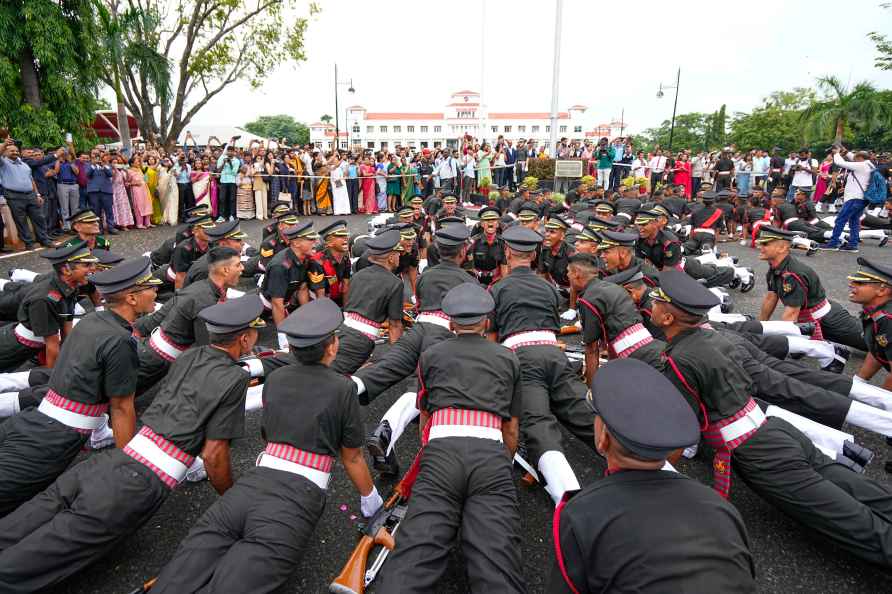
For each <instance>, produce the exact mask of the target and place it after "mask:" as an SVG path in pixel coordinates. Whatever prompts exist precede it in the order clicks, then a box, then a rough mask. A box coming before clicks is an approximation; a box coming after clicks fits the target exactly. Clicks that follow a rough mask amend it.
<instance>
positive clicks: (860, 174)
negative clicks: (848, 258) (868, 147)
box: [821, 147, 874, 252]
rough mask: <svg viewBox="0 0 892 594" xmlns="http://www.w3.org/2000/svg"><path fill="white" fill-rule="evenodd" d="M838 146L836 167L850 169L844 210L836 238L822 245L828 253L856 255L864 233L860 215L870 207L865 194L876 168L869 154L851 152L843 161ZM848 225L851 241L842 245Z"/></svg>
mask: <svg viewBox="0 0 892 594" xmlns="http://www.w3.org/2000/svg"><path fill="white" fill-rule="evenodd" d="M841 152H842V151H841V149H840V148H838V147H834V149H833V164H834V165H836V166H837V167H839V168H840V169H845V170H847V174H846V186H845V190H844V191H843V205H842V210H840V211H839V214H838V215H836V223H835V224H834V225H833V235H832V236H831V237H830V240H829V241H828V242H827V243H825V244H823V245H822V246H821V248H822V249H826V250H837V249H838V250H840V251H844V252H857V251H858V241H859V240H860V237H859V232H860V230H861V214H862V213H863V212H864V207H865V206H867V200H866V199H865V198H864V191H865V190H866V189H867V186H868V185H870V174H871V173H872V172H873V170H874V165H873V163H871V162H870V161H868V159H867V153H866V152H864V151H858V152H857V153H855V154H854V155H853V154H852V153H851V152H849V153H848V154H847V155H846V158H845V159H844V158H843V157H842V155H841V154H840V153H841ZM846 225H848V226H849V242H848V243H847V244H846V245H843V246H840V240H839V238H840V236H841V235H842V232H843V230H844V229H845V227H846Z"/></svg>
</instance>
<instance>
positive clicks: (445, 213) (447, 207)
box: [432, 192, 465, 231]
mask: <svg viewBox="0 0 892 594" xmlns="http://www.w3.org/2000/svg"><path fill="white" fill-rule="evenodd" d="M442 200H443V208H441V209H440V210H439V212H437V214H436V216H437V220H436V224H434V225H433V226H432V230H433V231H436V230H437V229H438V228H439V227H440V224H441V223H440V221H441V219H442V218H443V217H464V216H465V213H464V211H463V210H462V209H461V208H459V207H458V198H457V197H456V195H455V194H453V193H451V192H450V193H447V194H443V198H442Z"/></svg>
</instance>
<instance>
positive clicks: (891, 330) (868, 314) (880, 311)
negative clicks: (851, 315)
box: [861, 301, 892, 371]
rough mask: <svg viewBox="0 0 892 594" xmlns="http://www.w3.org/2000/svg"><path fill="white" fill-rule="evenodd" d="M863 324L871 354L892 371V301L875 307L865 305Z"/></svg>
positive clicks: (862, 313) (862, 315)
mask: <svg viewBox="0 0 892 594" xmlns="http://www.w3.org/2000/svg"><path fill="white" fill-rule="evenodd" d="M861 325H862V327H863V328H864V342H865V343H866V344H867V349H868V350H869V351H870V354H871V355H873V357H874V359H876V360H877V361H879V362H880V363H881V364H882V365H883V367H885V368H886V371H892V366H890V365H892V364H890V362H892V301H887V302H886V303H884V304H883V305H881V306H879V307H877V308H875V309H873V308H867V307H865V308H864V310H863V311H862V312H861Z"/></svg>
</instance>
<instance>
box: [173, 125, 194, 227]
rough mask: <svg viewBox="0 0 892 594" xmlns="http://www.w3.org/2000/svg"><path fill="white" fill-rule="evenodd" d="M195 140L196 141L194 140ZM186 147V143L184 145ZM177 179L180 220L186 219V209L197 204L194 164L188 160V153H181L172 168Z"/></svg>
mask: <svg viewBox="0 0 892 594" xmlns="http://www.w3.org/2000/svg"><path fill="white" fill-rule="evenodd" d="M193 142H194V141H193ZM183 146H184V147H185V144H184V145H183ZM171 173H173V175H174V176H175V177H176V179H177V188H178V189H179V206H178V208H179V220H180V221H184V220H186V216H185V214H184V211H185V210H186V209H187V208H192V207H193V206H195V195H194V194H193V193H192V166H191V165H189V163H188V162H187V161H186V155H184V154H180V155H179V156H178V157H177V162H176V164H175V165H174V166H173V168H172V169H171Z"/></svg>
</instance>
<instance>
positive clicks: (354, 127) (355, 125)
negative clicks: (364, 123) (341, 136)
mask: <svg viewBox="0 0 892 594" xmlns="http://www.w3.org/2000/svg"><path fill="white" fill-rule="evenodd" d="M353 133H354V134H359V124H354V125H353Z"/></svg>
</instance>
